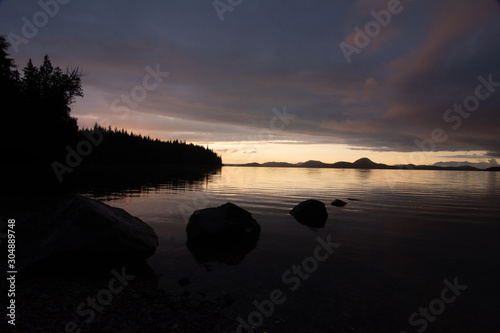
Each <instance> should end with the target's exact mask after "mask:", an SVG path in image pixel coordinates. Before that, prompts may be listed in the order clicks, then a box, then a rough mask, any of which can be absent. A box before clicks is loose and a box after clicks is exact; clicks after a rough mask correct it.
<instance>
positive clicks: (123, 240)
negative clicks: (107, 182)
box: [15, 194, 158, 269]
mask: <svg viewBox="0 0 500 333" xmlns="http://www.w3.org/2000/svg"><path fill="white" fill-rule="evenodd" d="M15 228H16V235H17V236H18V240H17V241H18V245H19V246H18V247H17V249H16V253H17V259H18V260H17V268H18V269H22V268H25V267H27V266H28V265H30V264H33V263H35V262H39V261H41V260H44V259H50V260H52V259H58V258H60V259H62V260H63V262H62V264H66V263H67V264H73V263H71V262H67V261H82V260H83V261H85V260H88V261H89V262H93V263H98V262H100V261H104V260H114V259H119V260H129V259H130V260H136V259H137V260H141V259H145V258H148V257H150V256H151V255H152V254H153V253H154V252H155V250H156V248H157V247H158V236H157V235H156V233H155V231H154V230H153V229H152V228H151V227H150V226H149V225H147V224H146V223H144V222H143V221H141V220H140V219H139V218H137V217H134V216H132V215H130V214H128V213H127V212H126V211H124V210H123V209H120V208H115V207H111V206H108V205H106V204H104V203H102V202H100V201H97V200H92V199H88V198H84V197H82V196H79V195H75V194H66V195H63V196H61V197H58V198H57V199H55V200H53V201H52V202H51V203H50V204H49V205H48V206H46V207H45V208H44V209H41V210H38V211H36V212H33V213H29V214H25V215H22V216H20V217H19V218H17V219H16V226H15Z"/></svg>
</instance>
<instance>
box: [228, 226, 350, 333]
mask: <svg viewBox="0 0 500 333" xmlns="http://www.w3.org/2000/svg"><path fill="white" fill-rule="evenodd" d="M316 242H317V243H318V245H317V246H316V248H315V249H314V251H313V255H312V256H309V257H307V258H304V260H302V262H301V263H300V265H292V266H291V268H290V269H287V270H286V271H285V272H283V274H282V275H281V282H282V283H283V285H285V287H286V288H287V289H288V290H289V291H292V292H293V291H296V290H297V289H299V288H300V286H301V284H302V281H305V280H307V279H309V277H310V276H311V274H313V273H314V272H316V270H317V269H318V267H319V263H320V262H323V261H326V260H327V259H328V258H329V257H330V255H331V254H332V253H333V252H334V249H337V248H339V247H340V246H341V244H340V243H333V242H332V240H331V235H328V236H327V237H326V241H325V240H323V239H322V238H321V237H318V238H316ZM287 299H288V298H287V296H286V294H285V291H283V290H282V289H274V290H272V291H271V292H270V293H269V298H268V299H265V300H262V301H258V300H254V301H253V302H252V304H253V306H254V307H255V311H252V312H250V313H249V314H248V315H247V316H246V318H242V317H238V318H236V321H237V322H238V327H237V328H236V332H237V333H252V332H253V331H254V328H257V327H259V326H262V324H263V323H264V320H265V319H266V318H269V317H271V316H272V315H273V313H274V310H275V309H276V306H277V305H281V304H283V303H285V302H286V301H287Z"/></svg>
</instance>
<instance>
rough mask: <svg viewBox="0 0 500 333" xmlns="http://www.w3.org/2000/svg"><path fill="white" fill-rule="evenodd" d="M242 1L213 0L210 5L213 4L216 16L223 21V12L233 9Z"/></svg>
mask: <svg viewBox="0 0 500 333" xmlns="http://www.w3.org/2000/svg"><path fill="white" fill-rule="evenodd" d="M242 2H243V0H225V1H223V0H215V1H214V2H212V5H213V6H214V9H215V12H216V13H217V16H219V20H220V21H221V22H222V21H224V13H225V12H232V11H234V9H235V8H236V7H238V6H239V5H241V3H242Z"/></svg>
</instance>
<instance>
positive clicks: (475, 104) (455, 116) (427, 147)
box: [386, 73, 500, 188]
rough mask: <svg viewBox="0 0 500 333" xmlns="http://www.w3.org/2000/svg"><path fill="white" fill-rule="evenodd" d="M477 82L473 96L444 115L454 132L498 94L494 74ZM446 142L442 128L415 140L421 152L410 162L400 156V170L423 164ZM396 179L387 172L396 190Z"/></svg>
mask: <svg viewBox="0 0 500 333" xmlns="http://www.w3.org/2000/svg"><path fill="white" fill-rule="evenodd" d="M477 80H478V81H479V84H478V85H477V86H476V88H475V89H474V92H473V93H472V94H470V95H468V96H466V97H465V98H464V99H463V101H462V103H454V104H453V106H452V107H450V108H448V109H446V111H445V112H444V113H443V116H442V118H443V121H444V122H445V123H447V124H450V128H451V130H452V131H456V130H458V129H459V128H460V127H461V126H462V123H463V120H464V119H468V118H469V117H470V116H471V115H472V114H473V112H475V111H477V110H479V107H480V106H481V102H484V101H486V100H487V99H488V98H490V97H491V95H492V94H493V93H495V92H496V90H497V88H499V87H500V81H494V79H493V74H492V73H490V74H488V75H487V77H485V76H483V75H479V76H478V77H477ZM446 140H448V135H446V130H444V129H443V128H441V127H436V128H434V129H433V130H432V131H431V132H430V136H429V137H428V138H427V139H423V140H419V139H415V140H414V143H415V145H416V146H417V147H418V148H419V150H418V151H414V152H412V153H411V154H410V156H409V160H406V159H405V158H404V157H403V156H399V160H400V161H401V164H402V165H404V167H400V168H399V169H400V170H402V169H408V170H412V169H413V168H412V166H411V165H412V164H413V165H418V164H423V163H424V161H425V159H426V157H427V156H428V155H429V154H430V153H432V152H435V151H437V149H436V148H437V144H441V143H444V142H445V141H446ZM396 177H397V176H396V174H395V173H394V172H386V180H387V182H388V183H389V185H390V186H391V187H392V188H394V180H395V178H396ZM399 177H401V178H403V176H402V175H399Z"/></svg>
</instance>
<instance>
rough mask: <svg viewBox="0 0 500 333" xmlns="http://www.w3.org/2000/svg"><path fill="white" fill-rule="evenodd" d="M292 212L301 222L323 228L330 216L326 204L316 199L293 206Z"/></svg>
mask: <svg viewBox="0 0 500 333" xmlns="http://www.w3.org/2000/svg"><path fill="white" fill-rule="evenodd" d="M290 214H291V215H292V216H293V217H294V218H295V219H296V220H297V221H298V222H299V223H301V224H304V225H306V226H308V227H312V228H323V227H324V226H325V223H326V219H327V218H328V213H327V211H326V206H325V204H324V203H322V202H321V201H318V200H314V199H309V200H306V201H302V202H301V203H299V204H298V205H297V206H295V207H293V209H292V210H291V211H290Z"/></svg>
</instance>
